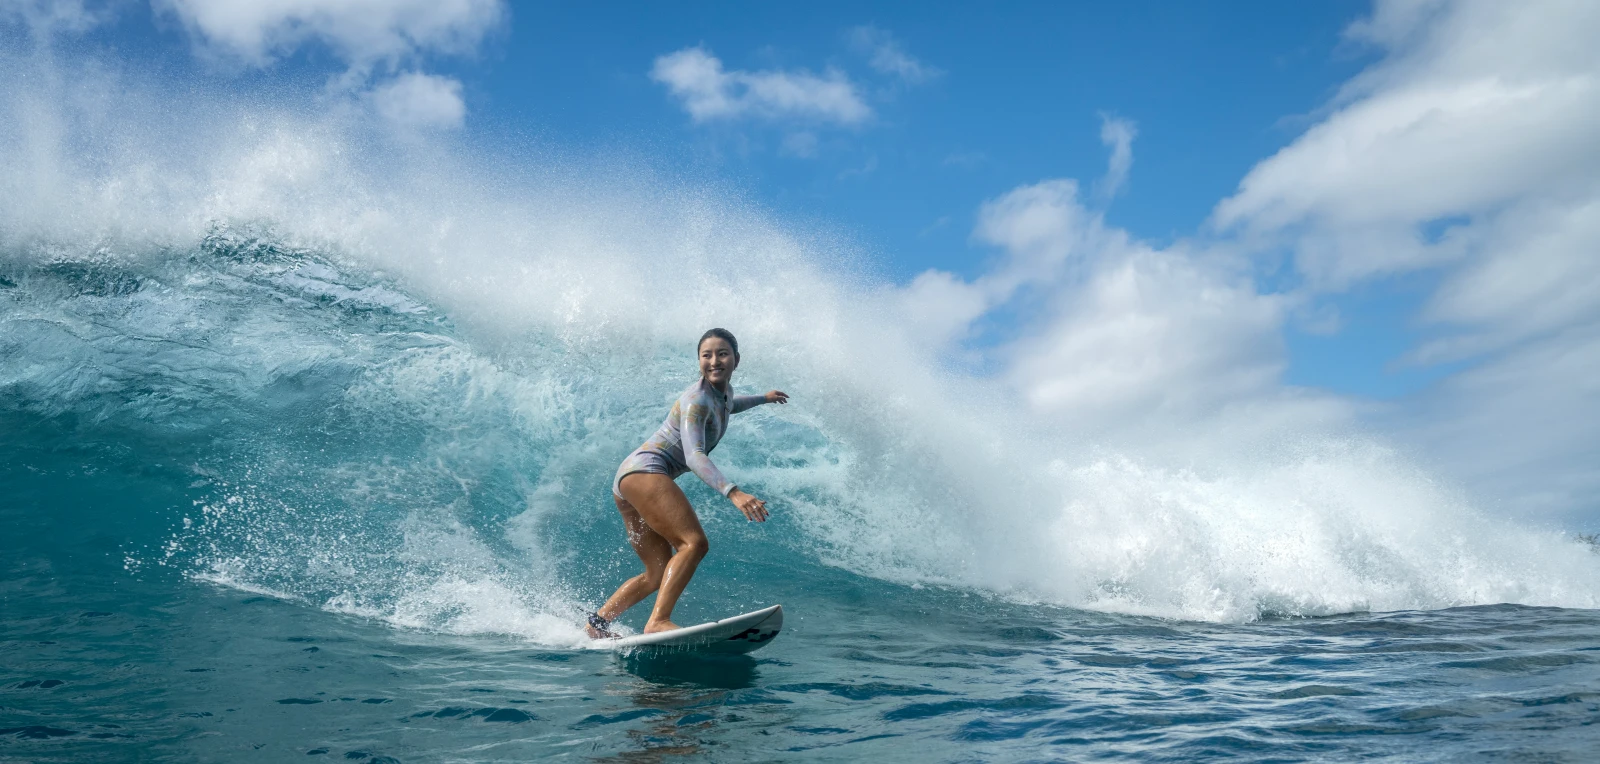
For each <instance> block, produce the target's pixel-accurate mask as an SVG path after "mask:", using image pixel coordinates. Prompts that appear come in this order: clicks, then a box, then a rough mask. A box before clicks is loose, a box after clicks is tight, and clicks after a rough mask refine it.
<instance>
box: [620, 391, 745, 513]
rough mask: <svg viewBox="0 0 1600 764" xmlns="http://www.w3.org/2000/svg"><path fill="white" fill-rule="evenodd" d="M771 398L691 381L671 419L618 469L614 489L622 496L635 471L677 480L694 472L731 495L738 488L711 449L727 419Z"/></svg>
mask: <svg viewBox="0 0 1600 764" xmlns="http://www.w3.org/2000/svg"><path fill="white" fill-rule="evenodd" d="M766 402H767V397H766V396H765V395H738V396H734V397H732V398H729V397H728V396H727V395H726V394H724V393H723V392H722V391H721V390H718V389H717V388H716V387H713V386H712V385H711V384H710V383H708V382H706V381H705V379H703V378H702V379H699V380H696V381H695V383H694V384H692V385H689V388H688V389H687V390H684V391H683V394H682V395H679V396H678V400H677V401H675V402H674V403H673V404H672V411H670V412H669V413H668V414H667V421H665V422H662V423H661V428H660V429H658V430H656V432H655V434H654V435H651V436H650V439H649V440H646V441H645V442H644V445H642V446H639V447H638V448H636V449H634V451H633V453H631V454H628V458H626V459H623V460H622V466H620V467H618V468H617V476H616V477H615V478H614V479H612V481H611V493H613V494H615V495H616V496H617V498H622V478H624V477H626V476H628V475H631V474H633V473H635V472H652V473H655V474H658V475H666V476H667V477H670V478H673V479H677V477H678V476H679V475H682V474H683V473H685V472H690V471H692V472H694V474H695V475H696V476H697V477H699V478H700V479H701V480H704V481H705V483H706V485H709V486H711V487H712V488H713V489H715V490H716V491H717V493H720V494H722V495H723V496H727V495H728V493H729V492H731V491H732V490H733V489H734V488H736V487H737V486H735V485H734V484H733V483H730V482H728V479H727V478H725V477H723V476H722V471H721V470H718V469H717V465H715V464H712V463H711V457H710V456H709V454H710V453H711V449H713V448H716V447H717V441H719V440H722V434H723V433H724V432H727V430H728V417H730V416H732V415H734V414H737V413H739V412H741V411H745V410H747V409H750V408H754V407H756V406H759V405H761V404H763V403H766Z"/></svg>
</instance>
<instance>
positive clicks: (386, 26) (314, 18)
mask: <svg viewBox="0 0 1600 764" xmlns="http://www.w3.org/2000/svg"><path fill="white" fill-rule="evenodd" d="M155 3H156V5H157V7H159V8H164V9H165V10H166V11H167V12H169V13H171V14H172V15H174V16H176V17H177V18H178V19H179V20H180V21H181V22H183V25H184V26H185V27H186V28H188V29H189V30H190V32H192V33H193V34H194V35H195V36H196V37H197V38H198V39H199V40H200V41H202V43H203V44H205V45H206V46H208V47H209V48H210V49H212V50H213V51H215V52H218V53H221V54H224V55H230V56H235V57H238V58H240V59H242V60H244V61H246V62H247V63H250V64H253V65H256V66H265V65H267V64H269V63H271V62H272V61H273V60H274V59H275V58H277V57H279V56H282V55H286V54H288V53H290V52H292V51H293V50H295V49H296V48H298V47H300V46H301V45H304V44H306V43H308V42H313V41H316V42H321V43H323V44H326V45H327V46H328V47H329V48H331V49H332V50H333V51H334V52H335V53H336V54H337V55H339V56H340V57H341V58H342V59H344V60H345V61H347V62H348V63H350V64H351V65H352V66H356V67H360V68H364V67H367V66H371V65H373V64H375V63H378V62H389V63H395V62H399V61H403V60H405V59H407V58H409V57H412V56H415V55H417V54H419V53H424V52H439V53H467V52H470V51H472V50H473V49H474V48H476V47H477V45H478V44H479V43H480V42H481V41H482V40H483V37H484V35H485V34H487V33H488V32H489V30H491V29H493V28H494V27H495V26H497V25H499V24H500V23H501V22H502V21H503V20H504V18H505V13H506V11H505V7H504V5H503V4H502V3H501V2H500V0H246V1H241V0H155Z"/></svg>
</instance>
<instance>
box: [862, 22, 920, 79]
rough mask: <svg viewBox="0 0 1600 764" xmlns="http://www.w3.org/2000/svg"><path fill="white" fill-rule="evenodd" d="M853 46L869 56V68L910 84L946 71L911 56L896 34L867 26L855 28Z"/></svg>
mask: <svg viewBox="0 0 1600 764" xmlns="http://www.w3.org/2000/svg"><path fill="white" fill-rule="evenodd" d="M848 37H849V39H850V45H851V46H852V47H854V48H855V49H856V50H857V51H858V52H860V53H861V54H863V55H865V56H867V65H868V66H871V67H872V68H873V70H874V71H876V72H878V73H879V74H887V75H890V76H893V77H898V78H900V79H901V80H904V81H905V82H907V83H910V84H913V85H915V84H919V83H922V82H927V81H928V80H931V79H933V78H935V77H938V76H939V75H941V74H943V73H944V72H942V71H940V70H939V69H937V68H935V67H932V66H929V65H928V64H926V63H923V62H922V61H919V60H918V59H917V58H916V57H914V56H912V55H911V54H910V53H907V52H906V50H905V48H904V47H902V46H901V45H900V41H899V40H896V39H895V38H894V35H891V34H889V33H888V32H887V31H885V30H882V29H879V28H877V27H874V26H871V25H867V26H859V27H856V28H854V29H851V30H850V32H849V35H848Z"/></svg>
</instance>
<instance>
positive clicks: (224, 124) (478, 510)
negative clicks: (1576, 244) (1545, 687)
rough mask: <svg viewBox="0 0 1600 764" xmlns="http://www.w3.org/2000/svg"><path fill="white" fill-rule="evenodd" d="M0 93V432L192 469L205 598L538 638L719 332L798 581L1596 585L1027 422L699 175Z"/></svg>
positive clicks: (572, 635)
mask: <svg viewBox="0 0 1600 764" xmlns="http://www.w3.org/2000/svg"><path fill="white" fill-rule="evenodd" d="M5 64H6V65H7V66H8V67H12V68H17V69H22V70H26V71H29V72H31V73H32V76H30V77H28V78H26V83H29V84H17V83H20V82H22V81H21V80H14V81H13V82H14V84H12V85H10V86H9V88H10V89H9V90H8V91H7V93H6V111H5V113H4V118H3V119H4V123H3V124H0V167H3V168H5V169H3V170H0V192H3V193H4V195H5V197H6V200H7V202H8V203H7V204H5V205H3V207H4V209H5V211H4V212H3V213H0V248H3V254H0V267H3V273H0V275H3V276H4V278H5V279H6V281H5V282H4V284H3V286H4V288H3V289H0V325H3V331H0V337H3V339H0V344H3V348H0V349H3V351H4V352H3V353H0V357H3V358H4V359H5V360H3V361H0V390H3V391H4V396H3V400H4V401H5V403H4V404H3V409H0V410H3V413H5V414H6V415H7V416H10V417H17V418H23V419H26V420H27V421H65V419H63V418H64V417H71V418H72V421H74V422H78V423H79V424H78V425H76V427H77V428H78V429H77V430H75V431H74V435H73V437H77V438H89V439H93V440H95V441H96V442H108V441H111V440H116V439H123V440H126V441H128V442H131V443H135V444H137V445H136V447H135V448H136V449H137V450H142V451H144V452H151V453H154V452H159V453H164V454H168V455H170V456H172V458H174V459H176V460H180V461H182V462H184V463H187V464H190V465H191V468H190V469H191V470H192V472H193V474H194V476H195V478H196V481H197V483H202V484H204V486H205V489H204V490H206V491H207V492H208V493H207V496H206V499H205V500H204V501H203V502H202V503H201V505H199V506H198V507H197V508H196V510H195V511H193V512H190V513H188V514H189V516H188V518H187V519H186V520H184V521H183V522H185V523H186V525H185V526H184V527H183V528H181V529H180V530H178V531H177V532H176V534H175V536H174V540H173V543H172V545H171V547H170V548H169V549H168V550H167V552H166V553H165V555H166V556H165V557H164V558H163V559H164V560H165V561H167V562H169V563H170V564H174V565H180V566H187V568H188V569H190V570H195V571H199V572H200V573H201V574H202V575H205V576H208V577H210V578H212V579H213V580H218V581H225V582H234V583H236V584H237V585H241V586H254V587H266V588H270V589H272V590H273V591H279V592H285V593H288V594H290V595H292V596H296V597H300V598H304V599H306V600H307V601H310V602H315V603H319V604H321V605H323V606H325V607H328V608H330V609H333V610H337V611H340V612H348V613H358V614H364V615H369V616H374V617H382V618H386V619H388V620H390V621H392V622H394V623H396V624H397V625H401V626H406V627H413V628H430V629H440V630H445V631H451V632H459V633H482V632H494V633H513V634H519V635H523V636H525V637H528V638H530V639H535V640H537V641H541V642H547V643H551V644H566V643H571V642H572V641H573V640H575V639H577V637H576V630H575V628H574V627H572V626H571V625H570V624H571V623H573V622H575V619H576V615H577V613H579V612H580V611H581V608H582V607H583V605H584V604H585V603H588V602H592V601H593V599H594V598H595V596H596V592H598V591H601V589H600V587H601V586H602V585H603V583H604V582H606V581H610V582H612V583H614V581H615V580H616V579H617V578H618V577H619V576H620V575H621V574H623V573H624V572H626V571H625V568H623V567H618V568H616V569H611V568H607V567H604V566H602V567H600V568H599V569H595V567H594V564H593V563H592V562H587V561H590V560H593V559H604V560H610V559H612V558H614V557H616V556H618V555H619V554H621V555H623V556H624V557H625V554H626V553H625V552H622V551H621V550H620V547H619V544H620V539H618V538H616V537H615V533H614V529H612V528H611V527H610V526H608V525H605V524H604V523H602V522H601V521H600V520H597V519H596V518H605V517H609V516H608V515H607V514H606V513H609V512H614V510H610V509H609V508H608V498H607V496H606V493H607V491H606V488H607V486H608V485H609V477H610V471H611V470H612V469H614V467H615V464H616V462H617V461H618V460H619V459H620V457H621V456H622V455H623V454H625V453H626V452H627V450H628V449H630V448H632V447H633V446H634V445H636V443H637V441H638V440H639V439H640V438H641V437H642V435H643V434H645V433H648V432H649V431H650V430H651V429H653V427H654V426H655V424H656V423H658V422H659V418H660V416H661V410H662V405H663V401H664V400H666V399H668V398H670V396H671V395H672V394H673V393H675V392H676V391H677V390H678V389H680V388H681V387H682V385H683V384H685V382H686V380H687V378H688V375H692V373H693V368H692V364H691V362H690V361H689V360H688V359H687V354H686V352H685V349H686V348H690V347H692V345H693V339H694V337H696V336H698V334H699V332H700V331H703V330H704V328H706V327H707V326H711V325H722V326H728V327H730V328H733V329H734V330H735V331H737V332H738V333H739V335H740V338H741V343H742V345H743V346H744V347H745V348H746V349H747V358H746V365H745V366H744V367H743V368H742V370H741V378H740V380H739V383H740V385H741V386H742V387H745V388H747V389H766V388H769V387H782V388H783V389H785V390H787V391H788V392H790V393H791V394H792V395H794V396H795V398H794V400H795V405H792V406H789V407H784V408H782V409H777V410H772V409H773V408H775V407H767V408H763V409H761V410H759V411H758V412H757V413H753V414H750V415H748V416H742V417H741V419H740V421H739V423H738V425H737V426H736V427H734V428H733V430H732V432H731V433H730V435H729V437H728V439H727V440H726V441H725V445H724V446H723V447H722V448H721V449H719V452H718V458H719V460H720V461H724V462H725V463H726V465H727V466H728V469H729V472H730V473H731V474H734V475H738V476H740V477H739V480H740V482H741V483H743V484H748V485H751V486H753V487H756V488H757V489H758V492H760V493H763V494H764V495H766V496H768V497H769V498H770V499H772V500H774V504H775V505H777V506H779V507H781V508H782V511H783V512H785V513H786V514H785V517H786V518H787V520H786V521H789V522H792V523H793V527H794V529H795V535H793V536H791V537H789V538H787V539H775V540H773V541H772V542H771V543H774V544H777V545H780V546H784V547H785V548H786V549H787V553H788V554H790V555H791V559H792V560H793V561H794V562H793V564H796V565H817V564H824V565H832V566H837V567H840V568H844V569H846V570H849V571H852V572H854V573H857V574H860V575H865V576H872V577H876V578H882V579H886V580H892V581H899V582H907V583H938V584H946V585H953V586H960V587H971V588H978V589H982V590H986V591H992V592H996V593H1000V594H1003V595H1005V596H1010V597H1015V598H1019V599H1025V600H1039V601H1047V602H1053V603H1059V604H1064V605H1069V606H1075V607H1089V608H1098V609H1105V610H1111V611H1117V612H1130V613H1140V614H1149V615H1156V616H1163V617H1174V618H1188V619H1200V620H1248V619H1252V618H1257V617H1260V616H1262V615H1264V614H1320V613H1337V612H1349V611H1354V610H1367V609H1373V610H1385V609H1400V608H1439V607H1448V606H1454V605H1466V604H1481V603H1490V602H1522V603H1528V604H1546V605H1561V606H1572V607H1595V606H1597V605H1600V559H1597V558H1596V556H1595V555H1592V554H1589V553H1588V552H1587V551H1586V550H1584V549H1583V548H1582V547H1581V546H1580V545H1577V544H1574V543H1571V542H1570V541H1568V540H1566V539H1563V538H1561V537H1560V536H1558V535H1556V534H1553V533H1547V532H1539V531H1534V530H1528V529H1523V528H1518V527H1515V526H1513V525H1511V524H1508V523H1505V522H1500V521H1494V520H1490V519H1487V518H1484V517H1482V516H1481V515H1479V514H1477V513H1475V512H1473V511H1472V509H1471V508H1470V503H1469V502H1468V501H1466V500H1464V499H1463V498H1461V497H1459V496H1456V495H1455V494H1453V493H1452V492H1451V491H1450V490H1448V489H1447V488H1444V487H1441V486H1438V485H1435V484H1434V483H1433V482H1432V481H1431V480H1430V479H1429V478H1428V477H1427V476H1426V475H1425V474H1423V473H1421V472H1419V471H1418V470H1416V469H1414V468H1411V467H1409V466H1408V465H1407V464H1406V462H1405V460H1404V459H1403V458H1402V457H1401V456H1400V455H1397V454H1395V453H1394V452H1392V451H1390V450H1387V449H1385V448H1383V447H1382V446H1380V445H1376V444H1373V443H1371V442H1367V441H1363V440H1361V439H1359V438H1350V437H1348V436H1339V437H1334V436H1330V435H1327V434H1324V433H1317V432H1290V433H1277V434H1276V437H1279V438H1281V439H1282V440H1283V441H1284V442H1287V443H1289V444H1290V447H1288V448H1280V449H1276V450H1275V453H1276V455H1275V456H1273V457H1270V458H1264V457H1261V456H1258V455H1256V452H1253V451H1249V450H1245V449H1241V448H1239V447H1238V446H1237V445H1236V444H1231V443H1227V442H1223V441H1220V440H1219V441H1218V442H1217V443H1216V444H1215V448H1214V449H1213V451H1215V454H1214V455H1213V457H1212V458H1210V459H1208V460H1207V461H1206V462H1204V463H1198V464H1194V465H1191V466H1187V467H1181V468H1179V467H1172V466H1169V465H1168V464H1166V463H1165V461H1164V460H1162V459H1161V458H1159V457H1157V456H1155V455H1154V454H1155V453H1157V452H1156V451H1155V450H1154V449H1152V450H1151V452H1150V453H1143V452H1141V451H1140V450H1139V449H1137V448H1133V449H1119V450H1117V451H1109V450H1104V449H1096V448H1095V447H1094V445H1093V444H1089V443H1083V442H1079V441H1077V440H1076V439H1074V438H1073V437H1071V436H1070V434H1068V435H1064V434H1062V433H1060V432H1057V431H1051V430H1050V429H1048V428H1046V427H1043V426H1041V425H1040V424H1038V423H1037V422H1035V421H1033V420H1032V419H1031V418H1030V417H1029V416H1028V415H1027V413H1026V412H1025V411H1024V410H1023V408H1022V406H1021V404H1019V403H1018V402H1016V401H1015V400H1012V399H1011V398H1010V397H1009V395H1008V394H1007V393H1006V392H1005V391H1004V390H1000V389H998V387H997V385H996V384H995V383H993V382H991V381H988V380H985V379H982V378H973V377H967V376H962V375H957V374H953V373H950V372H948V371H946V370H945V369H944V367H943V366H942V365H941V364H940V361H939V359H937V358H935V357H933V356H931V355H930V353H929V351H928V350H926V349H925V348H924V347H923V346H921V345H919V344H917V343H916V342H915V341H913V340H912V339H910V338H911V337H914V336H916V333H915V332H914V331H913V328H912V327H906V326H902V325H900V324H899V323H897V319H896V318H895V316H896V313H895V312H894V311H893V310H892V308H891V307H890V305H889V304H888V301H887V300H885V299H884V297H883V294H884V288H883V285H881V284H879V283H876V282H874V281H873V280H871V279H869V278H865V277H863V276H861V274H860V273H859V272H858V271H856V270H853V269H851V268H850V267H847V264H848V263H850V262H852V258H853V255H852V253H851V252H850V251H849V250H848V249H847V248H844V247H841V246H840V245H838V243H837V242H835V241H833V240H831V239H829V238H828V237H827V236H823V235H819V234H814V233H809V232H805V231H796V230H793V229H791V228H790V227H788V226H785V225H783V224H781V222H779V221H776V220H775V219H774V217H773V216H772V215H771V214H770V213H768V212H765V211H763V210H760V209H757V208H755V207H753V206H752V205H749V204H747V203H745V202H742V201H740V200H739V199H738V198H737V197H736V196H733V195H730V194H727V193H725V192H722V191H719V190H717V189H715V188H708V187H707V186H705V185H704V184H697V183H694V182H688V181H673V180H670V179H666V178H663V177H661V175H660V174H658V173H654V172H652V171H650V170H648V169H647V168H646V169H640V168H632V167H627V166H620V165H617V164H611V163H609V162H608V161H607V160H604V159H596V158H587V159H585V158H577V159H574V158H570V157H552V156H551V155H550V154H549V153H548V152H527V153H524V154H520V155H516V156H509V157H508V156H507V154H506V153H505V152H504V151H503V150H502V151H495V152H488V151H485V150H482V149H475V148H473V147H471V146H450V145H431V146H430V145H420V144H406V145H396V144H390V143H387V142H385V139H384V138H383V137H382V136H381V135H376V134H373V133H370V132H368V131H367V130H366V128H365V127H364V126H363V125H362V124H361V123H360V122H359V121H358V120H356V119H354V118H353V117H351V116H349V115H340V114H333V115H319V114H311V113H308V110H299V111H297V110H295V109H292V108H285V109H273V108H268V107H263V106H260V105H252V106H249V107H245V106H239V105H237V104H223V103H221V102H219V101H217V100H208V99H207V98H205V97H203V96H192V95H187V94H176V93H173V92H169V91H167V90H165V89H164V88H162V87H161V86H160V85H159V84H156V83H148V82H138V81H129V80H126V79H121V80H115V81H108V80H107V79H106V77H108V75H104V74H103V73H101V71H100V70H99V69H98V68H97V67H94V66H92V65H89V64H82V65H81V68H80V69H76V70H71V71H68V72H62V71H60V70H59V69H57V68H55V67H57V66H58V65H56V64H41V63H39V62H37V61H31V60H19V59H15V58H12V59H8V60H6V61H5ZM69 83H70V84H69ZM155 104H160V105H161V106H160V108H156V107H155V106H154V105H155ZM109 114H116V115H117V118H116V119H109V118H108V116H107V115H109ZM173 124H179V125H182V129H180V130H172V129H169V127H170V126H171V125H173ZM508 166H509V168H508ZM13 202H15V203H13ZM662 285H671V286H672V287H673V288H671V289H662V288H660V287H661V286H662ZM107 458H110V457H107ZM689 491H690V495H691V498H694V499H696V500H697V501H700V502H710V501H711V498H710V497H709V496H708V495H706V493H705V492H704V491H703V490H702V489H701V488H699V487H696V486H690V487H689ZM715 522H717V520H716V519H714V517H713V518H712V519H708V523H715ZM625 562H626V560H623V561H620V562H617V563H616V564H617V565H623V564H624V563H625ZM608 564H609V563H608Z"/></svg>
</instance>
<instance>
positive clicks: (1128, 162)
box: [1095, 114, 1139, 200]
mask: <svg viewBox="0 0 1600 764" xmlns="http://www.w3.org/2000/svg"><path fill="white" fill-rule="evenodd" d="M1138 135H1139V129H1138V127H1137V126H1135V125H1134V123H1133V121H1132V120H1128V119H1122V118H1120V117H1113V116H1111V115H1109V114H1101V115H1100V142H1101V143H1104V144H1105V145H1106V148H1108V149H1111V158H1110V159H1109V160H1108V161H1107V163H1106V174H1105V177H1103V178H1101V179H1100V181H1099V182H1098V183H1096V184H1095V195H1097V196H1099V197H1100V198H1101V199H1105V200H1110V199H1111V198H1112V197H1114V196H1116V195H1117V194H1118V193H1119V192H1121V191H1122V187H1123V186H1125V185H1127V183H1128V171H1129V170H1131V169H1132V168H1133V139H1134V138H1135V137H1137V136H1138Z"/></svg>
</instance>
